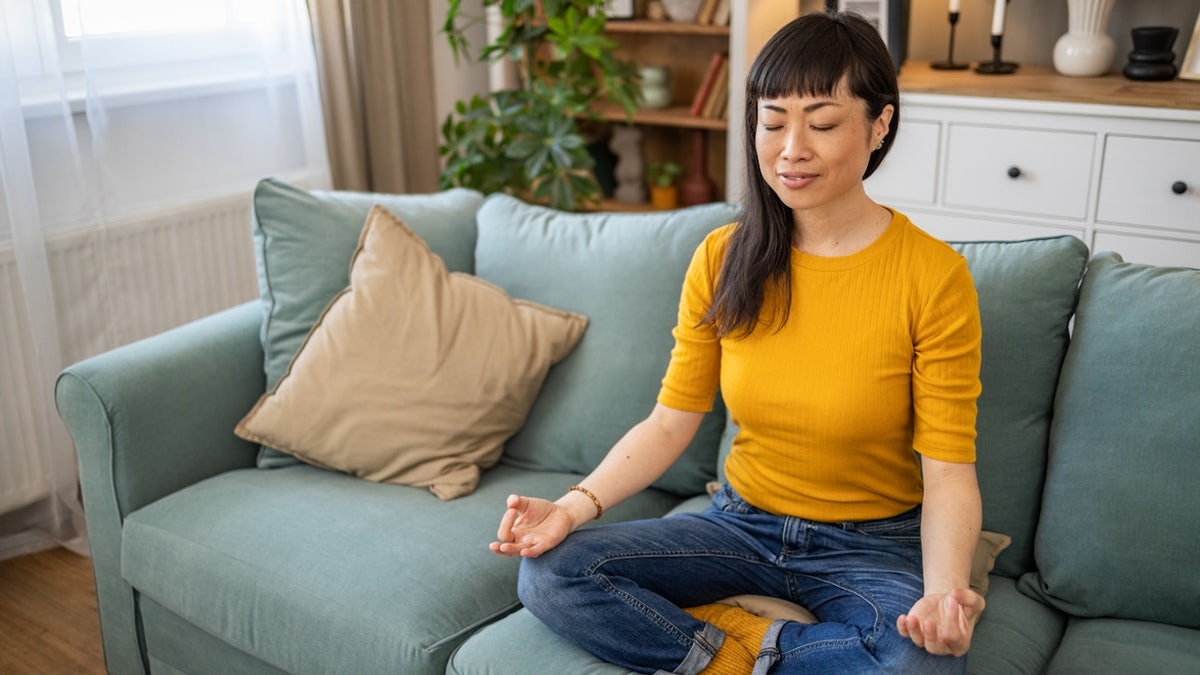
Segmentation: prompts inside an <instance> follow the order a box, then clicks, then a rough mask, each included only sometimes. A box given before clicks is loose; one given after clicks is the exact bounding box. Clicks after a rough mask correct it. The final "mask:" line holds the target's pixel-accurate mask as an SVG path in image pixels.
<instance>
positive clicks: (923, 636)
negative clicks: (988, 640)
mask: <svg viewBox="0 0 1200 675" xmlns="http://www.w3.org/2000/svg"><path fill="white" fill-rule="evenodd" d="M985 604H986V603H985V602H984V599H983V596H982V595H980V594H978V593H976V592H975V591H973V590H970V589H966V588H956V589H954V590H953V591H951V592H949V593H941V594H934V595H927V596H925V597H923V598H921V599H920V600H918V601H917V603H916V604H915V605H913V607H912V609H911V610H909V613H908V614H902V615H900V617H899V618H898V619H897V620H896V628H897V629H898V630H899V631H900V634H901V635H903V636H904V637H906V638H908V639H910V640H912V641H913V643H915V644H916V645H917V646H918V647H922V648H924V649H925V651H927V652H929V653H930V654H953V655H954V656H962V655H963V654H966V653H967V649H969V648H970V646H971V636H972V634H973V633H974V632H975V622H976V621H978V620H979V615H980V614H982V613H983V608H984V605H985Z"/></svg>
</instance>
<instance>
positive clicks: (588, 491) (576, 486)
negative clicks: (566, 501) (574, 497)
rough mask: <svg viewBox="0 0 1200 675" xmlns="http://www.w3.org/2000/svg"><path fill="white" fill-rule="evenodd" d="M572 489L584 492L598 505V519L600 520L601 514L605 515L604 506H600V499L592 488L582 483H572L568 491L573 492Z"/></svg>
mask: <svg viewBox="0 0 1200 675" xmlns="http://www.w3.org/2000/svg"><path fill="white" fill-rule="evenodd" d="M572 490H574V491H575V492H582V493H583V494H585V495H587V496H588V497H590V498H591V500H592V503H593V504H595V505H596V520H600V516H602V515H604V507H603V506H600V500H599V499H597V498H596V495H594V494H592V491H591V490H589V489H587V488H585V487H583V486H582V485H572V486H571V487H569V488H567V492H571V491H572Z"/></svg>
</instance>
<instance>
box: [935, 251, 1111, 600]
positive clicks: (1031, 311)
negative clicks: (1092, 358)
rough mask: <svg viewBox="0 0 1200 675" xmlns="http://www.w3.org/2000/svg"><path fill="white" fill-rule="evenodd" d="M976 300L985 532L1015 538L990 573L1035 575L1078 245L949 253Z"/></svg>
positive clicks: (1081, 257)
mask: <svg viewBox="0 0 1200 675" xmlns="http://www.w3.org/2000/svg"><path fill="white" fill-rule="evenodd" d="M951 246H953V247H954V248H955V249H956V250H958V252H959V253H962V254H963V256H964V257H965V258H966V259H967V265H968V266H969V267H970V270H971V277H972V278H973V279H974V280H975V288H976V290H977V291H978V293H979V314H980V320H981V322H982V324H983V363H982V366H981V369H980V374H979V377H980V380H981V381H982V383H983V393H982V394H981V395H980V397H979V417H978V421H977V423H976V429H977V431H978V434H979V435H978V437H977V438H976V441H975V447H976V450H977V452H976V456H977V460H976V466H977V470H978V474H979V489H980V491H981V492H982V493H983V527H984V529H986V530H991V531H993V532H1001V533H1004V534H1007V535H1008V536H1010V537H1012V545H1011V546H1010V547H1009V548H1008V550H1006V551H1005V552H1004V553H1003V554H1002V555H1001V556H1000V557H999V559H997V561H996V569H995V571H996V573H997V574H1003V575H1005V576H1009V577H1013V578H1015V577H1018V576H1020V575H1021V574H1023V573H1025V572H1028V571H1029V570H1032V569H1033V538H1034V532H1035V531H1036V528H1037V518H1038V505H1039V504H1040V503H1041V497H1042V482H1043V480H1044V478H1045V466H1046V447H1047V443H1048V439H1049V436H1050V419H1051V416H1052V414H1053V411H1054V389H1055V386H1056V385H1057V384H1058V372H1059V368H1060V367H1061V366H1062V361H1063V357H1064V355H1065V354H1066V351H1067V342H1068V337H1067V331H1068V328H1067V327H1068V325H1069V323H1070V320H1071V315H1072V312H1073V311H1074V309H1075V299H1076V294H1077V291H1078V288H1079V279H1080V277H1081V276H1082V275H1083V268H1084V265H1085V264H1086V263H1087V255H1088V252H1087V247H1086V246H1084V244H1083V242H1082V241H1080V240H1079V239H1076V238H1075V237H1051V238H1046V239H1030V240H1027V241H1003V242H961V243H951Z"/></svg>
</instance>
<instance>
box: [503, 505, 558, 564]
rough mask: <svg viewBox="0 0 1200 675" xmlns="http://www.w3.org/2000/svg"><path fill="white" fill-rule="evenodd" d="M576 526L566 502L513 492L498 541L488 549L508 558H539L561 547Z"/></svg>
mask: <svg viewBox="0 0 1200 675" xmlns="http://www.w3.org/2000/svg"><path fill="white" fill-rule="evenodd" d="M574 529H575V522H574V519H573V518H572V516H571V514H570V513H569V512H568V511H567V509H566V508H565V507H563V506H562V505H560V504H557V503H555V502H551V501H547V500H545V499H537V498H535V497H521V496H519V495H511V496H510V497H509V498H508V508H507V509H506V510H505V511H504V517H503V518H501V519H500V529H499V530H498V531H497V533H496V538H497V541H494V542H492V543H491V544H489V545H488V548H490V549H492V551H493V552H494V553H497V554H499V555H502V556H505V557H512V556H521V557H522V558H536V557H538V556H539V555H541V554H543V553H545V552H546V551H549V550H550V549H552V548H554V547H555V546H558V545H559V543H561V542H562V540H563V539H566V538H567V535H568V534H570V533H571V532H572V531H573V530H574Z"/></svg>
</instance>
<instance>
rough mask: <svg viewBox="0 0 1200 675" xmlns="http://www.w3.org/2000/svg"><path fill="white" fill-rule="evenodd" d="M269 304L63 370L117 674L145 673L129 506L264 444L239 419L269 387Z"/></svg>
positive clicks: (249, 459) (244, 461)
mask: <svg viewBox="0 0 1200 675" xmlns="http://www.w3.org/2000/svg"><path fill="white" fill-rule="evenodd" d="M262 316H263V315H262V306H261V304H260V303H259V302H258V301H254V302H249V303H246V304H244V305H241V306H238V307H234V308H233V309H229V310H226V311H223V312H220V313H217V314H214V315H212V316H209V317H205V318H203V319H200V320H198V321H195V322H193V323H190V324H187V325H185V326H181V327H179V328H176V329H173V330H170V331H167V332H165V333H162V334H159V335H156V336H154V337H151V338H147V339H145V340H141V341H139V342H135V343H132V344H129V345H126V346H124V347H120V348H117V349H114V350H112V351H109V352H106V353H104V354H100V355H98V356H95V357H93V358H90V359H87V360H85V361H81V362H79V363H77V364H74V365H72V366H70V367H69V368H67V369H66V370H64V371H63V373H62V374H61V375H60V376H59V378H58V382H57V384H56V386H55V401H56V403H57V405H58V412H59V416H60V417H61V418H62V420H63V422H64V423H65V424H66V427H67V430H68V431H69V432H70V434H71V438H72V439H73V440H74V442H75V449H76V452H77V454H78V456H79V474H80V483H81V486H82V490H83V502H84V512H85V514H86V518H87V526H88V538H89V541H90V545H91V550H92V566H93V571H94V573H95V576H96V594H97V599H98V602H99V605H100V619H101V625H102V628H103V630H102V631H101V632H102V634H103V639H104V650H105V660H106V663H107V666H108V671H109V672H110V673H114V674H115V673H142V672H147V671H148V669H147V667H146V662H145V655H144V654H142V653H141V650H140V648H139V644H140V642H141V640H140V637H139V634H138V628H137V626H138V621H137V616H136V609H135V605H134V595H133V590H132V589H131V588H129V586H128V585H126V584H125V582H124V580H123V579H122V578H121V572H120V561H121V526H122V523H123V522H124V519H125V517H126V516H127V515H129V514H130V513H132V512H134V511H136V510H137V509H139V508H141V507H142V506H145V505H146V504H149V503H150V502H153V501H155V500H157V499H160V498H161V497H163V496H165V495H168V494H170V493H172V492H175V491H177V490H180V489H182V488H184V487H186V486H188V485H191V484H193V483H196V482H198V481H200V480H203V479H205V478H208V477H209V476H213V475H216V474H219V473H223V472H225V471H229V470H232V469H236V468H242V467H250V466H253V465H254V461H255V455H256V453H257V451H258V446H257V445H254V444H252V443H248V442H246V441H243V440H241V439H239V438H237V437H236V436H235V435H234V434H233V428H234V425H236V424H237V421H238V420H239V419H240V418H241V417H242V416H243V415H245V414H246V412H247V411H249V410H250V408H251V406H253V405H254V402H255V400H257V399H258V397H259V396H261V395H262V393H263V390H264V388H265V387H266V377H265V375H264V374H263V350H262V343H261V342H260V339H259V330H260V328H261V326H262Z"/></svg>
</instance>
